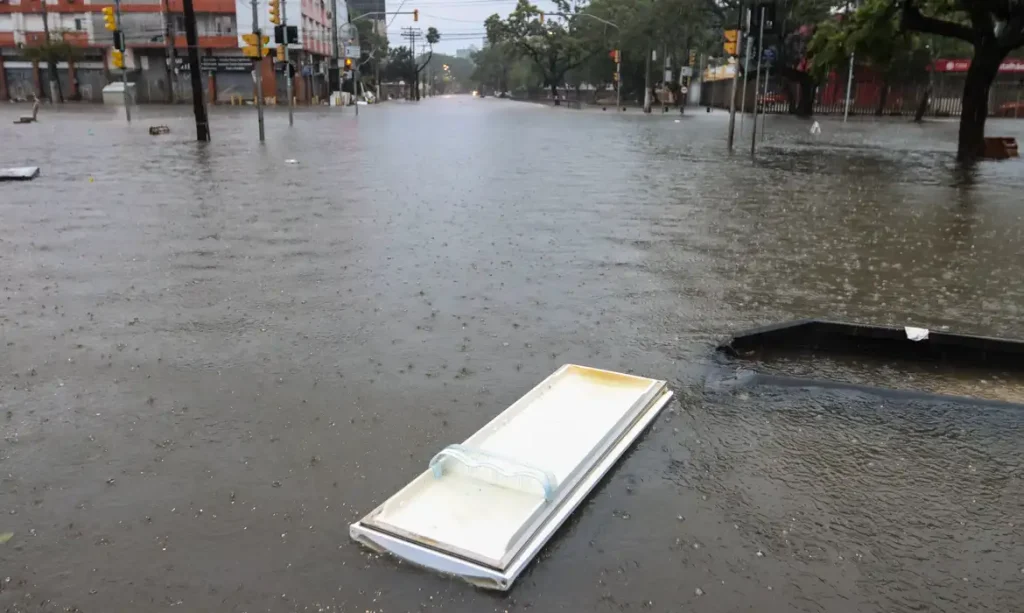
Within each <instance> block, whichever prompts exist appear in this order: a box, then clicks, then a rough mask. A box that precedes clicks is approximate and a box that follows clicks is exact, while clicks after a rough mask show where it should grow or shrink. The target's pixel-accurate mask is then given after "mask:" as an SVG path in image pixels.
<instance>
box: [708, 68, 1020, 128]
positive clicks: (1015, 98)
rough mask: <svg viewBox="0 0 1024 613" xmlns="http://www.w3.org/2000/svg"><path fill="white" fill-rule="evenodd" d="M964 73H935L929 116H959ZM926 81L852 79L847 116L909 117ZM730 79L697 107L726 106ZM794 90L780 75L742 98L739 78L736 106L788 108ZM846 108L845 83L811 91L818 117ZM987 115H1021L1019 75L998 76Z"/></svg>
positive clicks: (713, 86) (716, 84)
mask: <svg viewBox="0 0 1024 613" xmlns="http://www.w3.org/2000/svg"><path fill="white" fill-rule="evenodd" d="M963 87H964V77H963V75H960V74H956V75H942V74H937V75H936V76H935V78H934V80H933V82H932V94H931V99H930V102H929V106H928V111H927V113H926V114H927V115H928V116H932V117H955V116H959V115H960V110H961V97H962V96H963ZM926 89H927V84H925V83H920V84H910V85H903V84H896V85H888V86H887V85H886V84H885V83H884V82H881V81H878V80H876V79H869V80H860V81H857V80H855V81H854V82H853V84H852V87H851V88H850V111H849V112H850V114H851V115H913V114H914V113H915V112H916V111H917V107H918V105H919V103H920V101H921V97H922V96H923V95H924V94H925V91H926ZM731 91H732V81H730V80H721V81H709V82H705V83H704V84H703V86H702V89H701V101H700V103H701V105H702V106H711V107H716V108H723V109H727V108H729V93H730V92H731ZM798 92H799V90H798V88H797V87H796V86H795V85H793V84H790V83H788V82H787V81H785V80H783V79H780V78H778V77H774V76H773V77H771V78H769V79H768V83H767V87H765V82H764V80H763V79H762V81H761V91H760V92H758V93H757V94H756V95H755V93H754V79H753V78H750V79H748V82H747V92H746V98H745V100H744V99H742V98H743V94H742V79H741V80H740V82H739V84H738V87H737V92H736V106H737V108H740V107H743V108H745V109H747V110H750V109H752V108H753V106H754V100H755V98H756V99H757V101H758V104H759V105H761V108H763V109H764V111H765V112H768V113H788V112H790V107H791V104H790V98H791V96H797V95H799V93H798ZM845 109H846V83H845V82H838V81H837V82H830V83H827V84H825V85H822V86H819V87H818V88H817V89H816V90H815V99H814V113H815V114H816V115H832V114H840V115H841V114H843V112H844V111H845ZM989 114H990V115H993V116H1001V117H1020V118H1024V80H1022V79H1020V78H1019V77H1017V76H1011V75H1000V77H999V78H998V79H997V80H996V82H995V83H994V84H993V86H992V90H991V92H990V95H989Z"/></svg>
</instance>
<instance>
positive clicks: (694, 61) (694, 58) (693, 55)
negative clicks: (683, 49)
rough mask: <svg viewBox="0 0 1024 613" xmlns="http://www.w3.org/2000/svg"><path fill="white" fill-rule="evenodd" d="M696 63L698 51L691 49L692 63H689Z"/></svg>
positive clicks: (691, 64)
mask: <svg viewBox="0 0 1024 613" xmlns="http://www.w3.org/2000/svg"><path fill="white" fill-rule="evenodd" d="M696 63H697V52H696V51H691V52H690V64H689V65H690V66H693V65H694V64H696Z"/></svg>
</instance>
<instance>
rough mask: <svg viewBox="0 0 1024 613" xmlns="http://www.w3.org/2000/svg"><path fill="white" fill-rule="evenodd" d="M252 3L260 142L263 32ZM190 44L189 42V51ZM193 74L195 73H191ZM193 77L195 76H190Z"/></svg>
mask: <svg viewBox="0 0 1024 613" xmlns="http://www.w3.org/2000/svg"><path fill="white" fill-rule="evenodd" d="M250 1H251V4H252V33H253V34H255V35H256V53H257V55H256V61H254V62H253V63H252V69H253V72H254V73H256V117H257V120H258V121H259V124H260V142H261V143H262V142H263V141H264V140H266V137H265V136H264V134H263V74H262V73H263V66H262V65H261V64H262V63H263V33H262V32H261V31H260V15H259V13H258V12H257V9H256V0H250ZM191 47H192V45H191V44H189V52H190V53H191V51H192V49H191ZM193 74H195V73H193ZM192 78H193V79H195V77H192Z"/></svg>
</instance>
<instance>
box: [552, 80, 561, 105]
mask: <svg viewBox="0 0 1024 613" xmlns="http://www.w3.org/2000/svg"><path fill="white" fill-rule="evenodd" d="M551 100H552V101H553V102H554V103H555V106H562V101H561V100H559V99H558V86H557V85H555V81H554V80H552V81H551Z"/></svg>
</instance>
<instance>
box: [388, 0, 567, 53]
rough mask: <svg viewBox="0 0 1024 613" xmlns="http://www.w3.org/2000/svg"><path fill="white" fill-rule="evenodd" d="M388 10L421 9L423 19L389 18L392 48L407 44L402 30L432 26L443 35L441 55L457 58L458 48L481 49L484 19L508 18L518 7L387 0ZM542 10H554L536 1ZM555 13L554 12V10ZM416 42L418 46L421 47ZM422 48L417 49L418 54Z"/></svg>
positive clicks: (512, 1)
mask: <svg viewBox="0 0 1024 613" xmlns="http://www.w3.org/2000/svg"><path fill="white" fill-rule="evenodd" d="M386 2H387V11H388V12H395V11H410V12H411V11H412V10H413V9H419V11H420V20H419V22H418V23H413V20H412V15H394V16H389V17H388V22H389V23H390V25H389V26H388V42H389V43H390V44H391V46H392V47H398V46H402V45H408V41H407V40H405V39H403V38H402V28H405V27H409V26H415V27H418V28H419V29H421V30H423V32H426V31H427V28H429V27H430V26H433V27H435V28H437V31H438V32H440V33H441V42H440V43H438V45H437V46H436V47H435V48H434V50H435V51H438V52H440V53H447V54H449V55H455V52H456V51H457V50H458V49H465V48H467V47H469V46H470V45H472V46H475V47H477V48H480V47H481V46H482V44H483V39H484V19H487V17H489V16H490V15H492V14H494V13H498V14H499V15H501V16H502V17H503V18H504V17H507V16H508V14H509V13H510V12H511V11H512V9H514V8H515V6H516V0H405V1H404V2H403V1H402V0H386ZM534 4H536V5H537V6H539V7H541V8H548V9H551V8H552V6H553V5H552V4H551V3H550V2H546V1H545V0H535V1H534ZM552 10H553V9H552ZM420 42H422V41H417V44H416V46H417V47H419V46H420ZM420 51H421V49H417V50H416V52H417V53H419V52H420Z"/></svg>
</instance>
